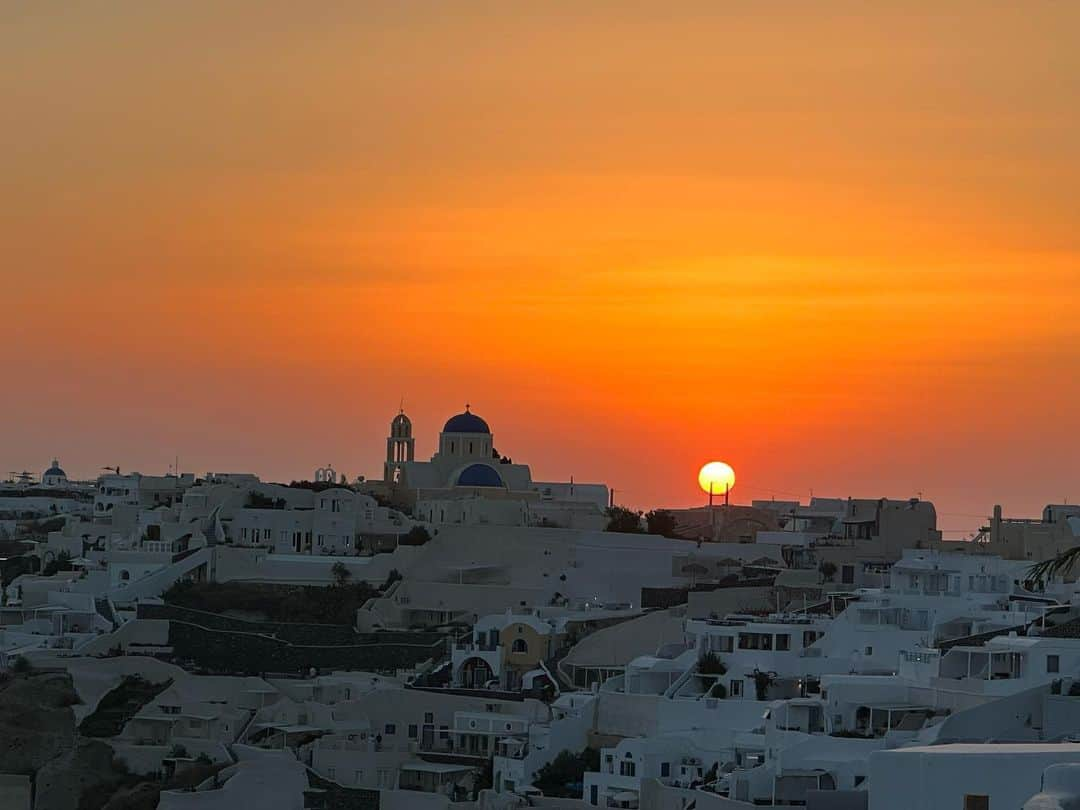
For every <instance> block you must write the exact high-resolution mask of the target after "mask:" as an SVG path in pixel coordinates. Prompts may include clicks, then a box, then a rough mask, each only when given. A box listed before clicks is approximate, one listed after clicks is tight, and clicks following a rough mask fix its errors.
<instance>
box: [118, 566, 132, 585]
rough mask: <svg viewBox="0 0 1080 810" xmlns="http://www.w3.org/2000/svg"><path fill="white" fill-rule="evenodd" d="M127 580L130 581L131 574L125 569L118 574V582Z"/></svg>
mask: <svg viewBox="0 0 1080 810" xmlns="http://www.w3.org/2000/svg"><path fill="white" fill-rule="evenodd" d="M129 579H131V572H130V571H128V570H127V569H126V568H125V569H124V570H123V571H121V572H120V581H121V582H127V581H128V580H129Z"/></svg>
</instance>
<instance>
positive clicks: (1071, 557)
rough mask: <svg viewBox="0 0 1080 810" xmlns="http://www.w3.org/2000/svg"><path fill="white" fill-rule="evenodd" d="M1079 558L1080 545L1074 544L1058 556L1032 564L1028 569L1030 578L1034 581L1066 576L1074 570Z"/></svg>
mask: <svg viewBox="0 0 1080 810" xmlns="http://www.w3.org/2000/svg"><path fill="white" fill-rule="evenodd" d="M1078 560H1080V546H1073V547H1072V548H1070V549H1066V550H1065V551H1063V552H1061V553H1060V554H1058V555H1057V556H1056V557H1051V558H1050V559H1048V560H1043V561H1042V562H1037V563H1035V564H1034V565H1032V566H1031V568H1029V569H1028V579H1029V580H1032V581H1034V582H1045V581H1046V580H1048V579H1050V578H1052V577H1065V576H1067V575H1068V574H1069V572H1070V571H1072V569H1073V566H1074V565H1076V563H1077V561H1078Z"/></svg>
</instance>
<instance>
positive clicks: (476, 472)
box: [457, 464, 503, 487]
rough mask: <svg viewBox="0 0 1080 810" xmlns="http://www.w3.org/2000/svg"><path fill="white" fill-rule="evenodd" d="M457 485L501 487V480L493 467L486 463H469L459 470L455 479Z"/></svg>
mask: <svg viewBox="0 0 1080 810" xmlns="http://www.w3.org/2000/svg"><path fill="white" fill-rule="evenodd" d="M457 483H458V486H459V487H501V486H503V480H502V478H501V477H500V476H499V474H498V473H497V472H496V471H495V468H494V467H491V466H490V465H487V464H470V465H469V466H468V467H466V468H465V469H464V470H462V471H461V475H459V476H458V480H457Z"/></svg>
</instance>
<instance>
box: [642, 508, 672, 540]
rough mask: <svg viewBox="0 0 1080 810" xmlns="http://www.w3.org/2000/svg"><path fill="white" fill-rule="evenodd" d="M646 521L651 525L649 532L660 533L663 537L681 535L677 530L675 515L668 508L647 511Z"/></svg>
mask: <svg viewBox="0 0 1080 810" xmlns="http://www.w3.org/2000/svg"><path fill="white" fill-rule="evenodd" d="M645 523H646V525H647V526H648V527H649V534H659V535H660V536H661V537H678V536H679V535H678V533H677V532H676V531H675V516H674V515H673V514H671V512H669V511H667V510H666V509H653V510H652V511H651V512H646V513H645Z"/></svg>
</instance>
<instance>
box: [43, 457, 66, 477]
mask: <svg viewBox="0 0 1080 810" xmlns="http://www.w3.org/2000/svg"><path fill="white" fill-rule="evenodd" d="M48 476H59V477H61V478H67V473H66V472H64V471H63V470H61V469H60V466H59V465H58V464H57V463H56V462H55V461H54V462H53V465H52V466H51V467H49V469H47V470H46V471H45V473H44V474H43V475H42V476H41V477H42V478H45V477H48Z"/></svg>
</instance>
